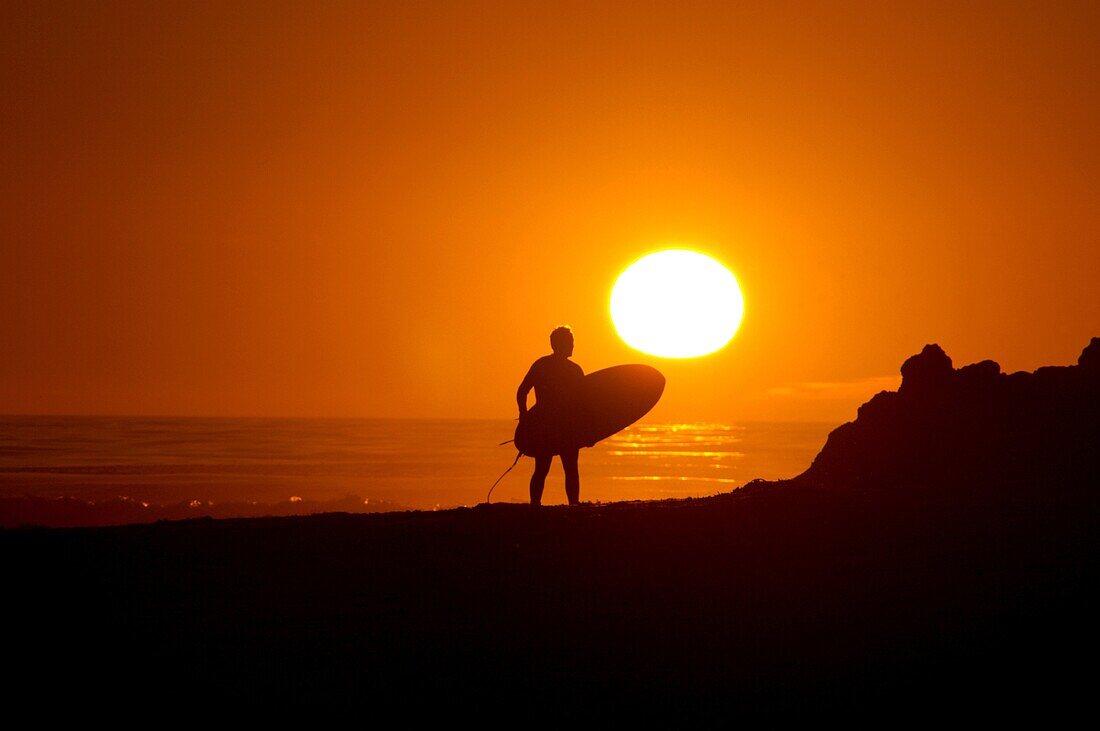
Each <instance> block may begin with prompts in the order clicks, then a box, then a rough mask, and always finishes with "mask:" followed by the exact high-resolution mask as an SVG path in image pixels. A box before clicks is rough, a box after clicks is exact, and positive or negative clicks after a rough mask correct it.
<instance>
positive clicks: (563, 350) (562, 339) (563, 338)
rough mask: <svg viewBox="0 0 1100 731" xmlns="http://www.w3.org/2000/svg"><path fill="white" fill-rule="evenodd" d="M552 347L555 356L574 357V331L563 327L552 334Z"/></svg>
mask: <svg viewBox="0 0 1100 731" xmlns="http://www.w3.org/2000/svg"><path fill="white" fill-rule="evenodd" d="M550 347H551V348H552V349H553V350H554V355H564V356H565V357H566V358H568V357H569V356H571V355H573V331H572V330H570V329H569V328H568V327H567V326H565V325H562V326H561V327H559V328H555V329H554V332H552V333H550Z"/></svg>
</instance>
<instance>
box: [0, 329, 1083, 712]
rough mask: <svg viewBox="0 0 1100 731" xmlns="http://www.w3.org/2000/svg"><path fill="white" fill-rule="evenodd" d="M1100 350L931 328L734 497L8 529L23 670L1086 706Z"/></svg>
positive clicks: (80, 684)
mask: <svg viewBox="0 0 1100 731" xmlns="http://www.w3.org/2000/svg"><path fill="white" fill-rule="evenodd" d="M1098 361H1100V339H1097V338H1094V339H1093V340H1092V342H1091V343H1090V344H1089V346H1088V347H1087V348H1086V349H1085V350H1084V352H1083V353H1082V355H1081V357H1080V359H1079V361H1078V364H1077V365H1074V366H1065V367H1054V368H1040V369H1038V370H1036V371H1035V372H1034V373H1022V374H1021V373H1015V374H1007V375H1006V374H1002V373H1001V372H1000V369H999V368H998V367H996V364H994V363H992V362H990V361H984V362H982V363H978V364H975V365H973V366H966V367H963V368H959V369H955V368H953V367H952V364H951V362H950V359H949V358H948V357H947V355H946V354H945V353H944V352H943V351H942V349H940V348H939V347H938V346H935V345H929V346H927V347H926V348H925V349H924V350H923V351H922V352H921V353H920V354H918V355H916V356H914V357H913V358H910V359H909V360H907V361H906V363H905V365H903V367H902V373H903V381H902V385H901V387H900V388H899V389H898V391H896V392H883V393H880V394H878V395H877V396H875V397H874V398H872V399H871V400H870V401H869V402H868V403H867V404H864V406H863V407H861V408H860V410H859V414H858V417H857V418H856V420H854V421H853V422H850V423H848V424H845V425H843V426H841V427H839V428H837V429H836V430H834V431H833V433H832V434H831V435H830V437H829V439H828V442H827V444H826V445H825V447H824V448H823V449H822V450H821V453H820V454H819V455H818V457H817V459H815V460H814V462H813V464H812V465H811V466H810V468H809V469H808V470H807V471H806V472H805V473H804V474H802V475H800V476H799V477H796V478H794V479H792V480H786V481H778V482H767V483H766V482H763V481H754V482H752V483H749V484H748V485H746V486H745V487H743V488H741V489H738V490H734V491H732V492H729V493H724V494H721V495H717V496H714V497H710V498H698V499H687V500H669V501H656V502H622V503H610V504H586V505H581V506H579V507H574V508H566V507H564V506H563V507H549V508H545V509H543V510H541V511H531V510H529V509H528V508H527V506H525V505H521V504H500V505H482V506H479V507H477V508H466V509H455V510H447V511H439V512H404V513H383V514H374V515H351V514H338V513H336V514H325V515H315V516H309V517H285V518H254V519H231V520H197V521H179V522H167V523H159V524H153V525H133V526H122V527H115V528H95V529H62V530H4V531H0V546H2V549H3V550H2V551H0V555H3V556H5V557H6V559H5V567H4V569H5V572H6V573H7V575H9V577H10V578H9V587H10V589H11V593H10V594H9V596H11V597H13V600H11V601H10V604H11V606H10V616H11V619H10V621H11V622H12V626H18V627H21V628H23V631H22V632H20V633H19V637H18V638H17V640H16V643H15V647H14V649H13V650H12V652H13V655H12V660H13V662H15V663H17V665H18V666H19V667H21V668H23V669H24V670H25V673H23V674H22V675H21V676H20V677H21V678H22V681H17V682H16V684H15V688H14V690H13V692H16V693H23V692H26V693H28V694H33V693H34V692H37V689H36V687H34V686H33V684H30V683H31V681H30V680H29V679H32V678H36V677H44V676H45V674H47V673H48V674H49V677H51V679H52V682H53V683H54V685H57V686H64V687H66V688H68V689H70V690H71V692H74V693H79V692H88V693H91V694H96V693H101V692H104V691H105V688H106V686H105V685H104V683H106V682H108V681H107V679H103V680H102V681H101V680H100V678H99V675H98V674H97V672H96V669H97V667H98V665H99V663H100V662H101V659H102V658H104V657H106V656H108V655H109V656H111V657H113V658H115V663H116V665H117V666H118V667H120V668H121V670H119V671H118V673H117V674H115V675H112V676H111V677H110V678H109V683H110V687H112V688H114V687H117V686H118V685H120V684H121V685H124V686H125V687H127V688H128V689H131V690H132V691H133V692H135V693H147V694H150V697H160V696H164V695H165V694H166V693H169V692H171V691H169V690H166V689H170V688H174V687H180V684H184V685H186V687H188V688H189V689H191V690H192V691H193V692H202V693H203V694H204V697H219V698H235V697H241V696H250V695H253V694H257V693H259V694H264V695H266V696H268V697H274V696H275V695H277V694H285V696H286V697H293V698H296V699H299V700H302V701H308V702H312V701H314V700H317V699H322V698H323V699H325V700H327V701H329V702H331V703H335V704H340V703H351V702H354V703H356V704H361V703H364V702H370V703H391V704H392V703H410V702H423V697H424V693H425V692H428V690H427V689H430V695H431V697H432V699H433V701H435V702H443V701H448V700H449V701H454V702H459V701H461V700H463V699H469V698H471V697H476V695H477V694H479V693H483V692H484V691H485V688H486V687H487V686H488V687H491V688H492V692H493V694H494V695H495V696H496V697H499V698H505V699H508V700H509V701H511V702H516V703H524V702H535V701H536V700H537V699H538V698H542V697H546V698H554V699H556V702H560V703H561V704H563V706H567V707H578V704H581V703H583V702H600V703H604V704H608V703H619V702H627V703H629V704H630V705H629V706H627V707H629V708H630V709H633V710H640V709H645V708H650V707H652V706H654V705H658V706H660V707H664V708H669V707H675V708H681V709H685V708H686V709H693V710H694V711H699V710H700V709H711V710H715V709H721V710H722V711H724V712H750V711H763V710H766V709H769V708H771V709H774V708H775V707H776V704H777V703H782V704H785V705H784V707H788V708H792V709H801V710H821V709H833V710H836V709H842V708H844V709H847V708H850V707H852V706H851V704H853V703H857V704H859V707H860V708H862V709H864V710H871V709H875V708H879V709H884V710H888V709H890V708H897V707H898V706H897V704H899V703H902V704H904V705H903V706H901V707H905V708H914V707H924V706H923V704H925V703H927V701H928V699H929V698H933V699H934V700H935V703H934V704H933V705H932V707H937V708H943V707H946V706H945V704H952V707H954V708H957V709H958V708H964V709H969V710H971V711H975V712H981V713H983V714H986V716H987V717H989V714H995V713H996V711H997V710H998V709H1001V710H1005V711H1006V712H1007V710H1008V709H1009V707H1008V706H1005V705H1004V703H1003V699H1004V698H1008V697H1011V698H1013V703H1012V704H1011V709H1012V711H1013V712H1019V710H1020V709H1021V708H1023V707H1032V708H1033V709H1036V710H1044V709H1049V706H1050V703H1051V702H1052V699H1054V698H1057V699H1059V703H1060V705H1058V711H1059V713H1061V712H1067V709H1072V708H1073V707H1074V704H1075V703H1077V702H1078V701H1079V702H1080V704H1084V703H1085V702H1086V699H1088V698H1090V697H1091V695H1090V692H1091V691H1090V689H1089V688H1088V687H1087V686H1088V683H1089V682H1090V676H1089V675H1088V674H1087V673H1084V674H1083V673H1080V672H1078V671H1077V670H1075V669H1074V668H1075V667H1078V666H1077V665H1074V664H1073V663H1065V662H1062V661H1061V660H1060V658H1061V659H1064V658H1065V657H1067V654H1068V656H1072V657H1077V658H1078V659H1080V660H1082V661H1084V660H1085V659H1086V658H1088V657H1091V656H1092V655H1093V654H1094V652H1095V650H1096V649H1097V648H1096V642H1095V641H1094V640H1093V639H1092V638H1093V637H1095V633H1094V632H1092V629H1093V628H1094V625H1095V611H1096V608H1097V607H1096V602H1095V600H1094V599H1093V598H1092V595H1093V593H1094V592H1093V591H1092V588H1093V587H1094V586H1095V585H1096V583H1097V580H1098V579H1100V561H1098V560H1097V557H1098V556H1100V550H1098V549H1100V531H1097V530H1096V526H1097V525H1098V524H1100V520H1098V518H1100V496H1098V494H1097V490H1096V482H1095V479H1094V478H1095V476H1096V474H1097V465H1098V457H1097V455H1096V452H1095V449H1094V448H1095V445H1096V444H1097V443H1098V441H1097V438H1098V436H1100V435H1098V433H1097V429H1098V426H1097V424H1098V423H1100V420H1098V419H1096V416H1097V413H1098V411H1097V408H1098V404H1100V401H1098V400H1097V398H1098V394H1100V368H1098V367H1097V363H1098ZM28 557H33V560H30V559H28ZM46 577H48V579H47V578H46ZM71 596H79V597H81V605H82V617H83V620H82V622H81V623H80V624H79V625H75V624H73V623H72V622H69V621H67V616H68V612H69V606H70V604H69V603H68V602H67V601H66V597H71ZM86 627H95V628H96V631H94V632H88V631H85V629H84V628H86ZM1036 628H1042V631H1041V632H1037V631H1035V629H1036ZM59 653H61V654H63V656H64V657H65V658H66V661H65V662H64V663H61V664H58V663H57V662H56V661H55V660H54V658H55V657H57V656H58V654H59ZM20 683H23V685H20ZM28 684H30V685H28ZM72 689H75V690H72ZM1080 707H1082V708H1083V707H1084V706H1080ZM991 709H992V710H991Z"/></svg>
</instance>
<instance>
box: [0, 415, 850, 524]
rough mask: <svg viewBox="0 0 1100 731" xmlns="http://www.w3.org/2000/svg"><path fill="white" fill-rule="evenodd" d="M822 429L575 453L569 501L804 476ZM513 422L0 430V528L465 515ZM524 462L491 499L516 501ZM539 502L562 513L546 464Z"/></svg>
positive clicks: (617, 445)
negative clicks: (576, 472)
mask: <svg viewBox="0 0 1100 731" xmlns="http://www.w3.org/2000/svg"><path fill="white" fill-rule="evenodd" d="M835 426H836V425H835V424H828V423H768V422H744V423H733V424H713V423H652V422H642V423H639V424H636V425H635V426H633V427H631V428H630V429H627V430H625V431H623V432H621V433H620V434H618V435H616V436H614V437H612V438H610V439H607V440H605V441H604V442H601V443H600V444H598V445H596V446H595V447H593V448H590V449H585V450H582V451H581V459H580V470H581V500H582V501H617V500H650V499H661V498H683V497H689V496H696V497H697V496H705V495H714V494H716V493H720V492H728V491H729V490H732V489H734V488H736V487H738V486H740V485H743V484H744V483H746V482H748V481H749V480H752V479H754V478H757V477H761V478H766V479H777V478H785V477H793V476H794V475H796V474H798V473H800V472H802V471H803V470H805V469H806V468H807V467H808V466H809V464H810V462H811V461H812V460H813V457H814V456H815V455H816V454H817V452H818V451H819V450H820V449H821V447H822V445H824V443H825V439H826V437H827V435H828V432H829V431H830V430H831V429H832V428H833V427H835ZM514 429H515V422H514V421H507V420H442V419H431V420H403V419H271V418H264V419H259V418H256V419H241V418H159V417H157V418H154V417H83V416H3V417H0V526H5V527H11V526H13V525H25V524H37V525H104V524H114V523H130V522H148V521H152V520H157V519H161V518H187V517H203V516H214V517H232V516H237V515H285V514H301V513H309V512H318V511H325V510H342V511H360V512H373V511H379V510H401V509H417V510H433V509H442V508H449V507H456V506H473V505H476V504H478V503H480V502H484V501H485V498H486V493H487V492H488V491H489V487H490V486H491V485H492V484H493V481H494V480H496V479H497V477H498V476H500V475H501V473H503V472H504V471H505V469H507V467H508V466H509V465H510V464H511V463H512V460H513V459H514V457H515V454H516V453H515V449H514V448H513V447H512V445H511V444H504V445H501V444H500V442H504V441H506V440H509V439H511V437H512V432H513V430H514ZM532 466H533V461H532V460H531V459H529V458H523V459H521V460H520V462H519V464H517V465H516V467H515V469H513V470H512V471H511V472H510V473H509V474H508V475H507V476H505V477H504V479H502V480H501V481H500V484H499V485H498V486H497V488H496V489H495V491H494V492H493V501H494V502H525V501H526V500H527V491H528V488H527V481H528V479H529V478H530V474H531V469H532ZM543 502H544V504H558V503H563V502H565V490H564V479H563V477H562V472H561V467H560V463H559V462H558V461H557V460H556V459H555V462H554V466H553V468H552V469H551V472H550V476H549V478H548V479H547V482H546V492H545V494H544V497H543Z"/></svg>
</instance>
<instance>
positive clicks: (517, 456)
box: [485, 439, 523, 505]
mask: <svg viewBox="0 0 1100 731" xmlns="http://www.w3.org/2000/svg"><path fill="white" fill-rule="evenodd" d="M511 441H514V440H512V439H509V440H508V442H511ZM508 442H501V443H500V444H499V445H497V446H501V445H503V444H507V443H508ZM522 456H523V452H520V451H518V450H517V451H516V461H515V462H513V463H512V467H515V466H516V465H517V464H518V463H519V458H520V457H522ZM512 467H509V468H508V469H506V470H504V475H506V474H508V473H509V472H511V471H512ZM504 475H501V476H500V477H498V478H497V481H496V482H494V483H493V486H492V487H490V488H489V494H488V495H486V496H485V504H486V505H488V504H489V503H491V502H492V501H493V490H495V489H496V488H497V485H498V484H499V483H500V481H501V480H503V479H504Z"/></svg>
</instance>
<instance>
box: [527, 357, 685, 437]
mask: <svg viewBox="0 0 1100 731" xmlns="http://www.w3.org/2000/svg"><path fill="white" fill-rule="evenodd" d="M664 390H665V377H664V376H663V375H661V372H660V371H658V370H657V369H656V368H653V367H651V366H647V365H638V364H631V365H618V366H612V367H611V368H604V369H603V370H599V371H593V372H592V373H589V374H588V375H586V376H585V377H584V381H583V382H582V384H581V390H580V394H579V398H578V399H577V405H576V408H575V409H574V410H573V411H572V412H571V413H570V414H569V418H568V420H567V422H565V423H562V422H561V420H555V421H554V422H552V421H551V420H550V419H548V418H546V416H545V415H544V414H543V413H542V412H541V411H540V410H539V405H538V404H537V403H536V404H535V405H534V407H532V408H531V409H530V410H529V411H528V412H527V415H526V416H525V417H524V418H523V419H522V420H521V421H520V423H519V426H517V427H516V436H515V443H516V449H518V450H519V451H520V454H525V455H528V456H530V457H535V456H539V455H545V454H558V453H559V452H560V450H561V449H562V447H563V446H576V447H578V448H580V447H591V446H593V445H594V444H596V443H597V442H599V441H601V440H603V439H607V438H608V437H609V436H611V435H613V434H616V433H618V432H620V431H622V430H623V429H625V428H627V427H628V426H630V425H631V424H633V423H634V422H636V421H637V420H638V419H640V418H642V417H643V416H645V415H646V414H648V413H649V411H650V409H652V408H653V407H654V406H655V405H656V404H657V401H658V400H660V398H661V394H662V393H664Z"/></svg>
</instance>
